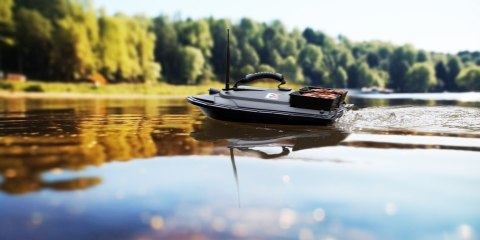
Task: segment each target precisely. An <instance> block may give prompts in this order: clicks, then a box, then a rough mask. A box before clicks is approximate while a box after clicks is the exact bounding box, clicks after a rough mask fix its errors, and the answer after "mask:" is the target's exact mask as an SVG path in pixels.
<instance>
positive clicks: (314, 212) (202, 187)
mask: <svg viewBox="0 0 480 240" xmlns="http://www.w3.org/2000/svg"><path fill="white" fill-rule="evenodd" d="M352 96H353V97H351V98H350V99H349V100H348V101H349V102H350V103H355V104H356V105H357V106H358V109H357V110H354V111H350V112H348V113H347V114H346V115H345V116H344V117H343V118H341V119H340V120H339V121H338V122H336V123H335V124H334V125H332V126H323V127H301V126H296V127H288V126H275V125H255V124H236V123H226V122H219V121H215V120H210V119H206V118H205V117H203V116H202V115H201V113H200V111H198V110H197V109H196V108H195V107H193V106H190V105H188V104H187V103H186V102H185V101H184V99H175V98H173V99H129V100H115V99H93V100H87V99H23V98H17V99H0V239H159V238H165V239H233V238H235V239H237V238H238V239H302V240H307V239H479V237H480V97H479V96H480V95H479V94H478V93H470V95H468V94H447V95H444V94H437V95H428V94H427V95H399V94H393V95H366V96H363V95H360V94H358V93H354V92H353V93H352Z"/></svg>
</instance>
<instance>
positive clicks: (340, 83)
mask: <svg viewBox="0 0 480 240" xmlns="http://www.w3.org/2000/svg"><path fill="white" fill-rule="evenodd" d="M332 80H333V84H334V86H333V87H340V88H346V87H347V81H348V75H347V72H346V71H345V69H343V68H342V67H341V66H338V67H337V69H335V72H333V74H332Z"/></svg>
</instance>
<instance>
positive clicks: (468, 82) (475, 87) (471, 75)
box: [456, 66, 480, 91]
mask: <svg viewBox="0 0 480 240" xmlns="http://www.w3.org/2000/svg"><path fill="white" fill-rule="evenodd" d="M456 84H457V86H458V87H459V88H461V89H462V90H467V91H480V66H470V67H467V68H464V69H462V71H460V74H458V76H457V79H456Z"/></svg>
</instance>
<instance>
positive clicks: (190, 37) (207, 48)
mask: <svg viewBox="0 0 480 240" xmlns="http://www.w3.org/2000/svg"><path fill="white" fill-rule="evenodd" d="M180 33H181V34H180V35H179V38H180V41H181V42H182V43H183V45H187V46H192V47H195V48H197V49H200V51H202V54H203V56H204V57H205V58H209V57H211V56H212V47H213V39H212V34H211V32H210V27H209V25H208V22H207V21H206V20H204V19H201V20H197V21H193V20H188V21H186V22H184V23H182V24H181V25H180Z"/></svg>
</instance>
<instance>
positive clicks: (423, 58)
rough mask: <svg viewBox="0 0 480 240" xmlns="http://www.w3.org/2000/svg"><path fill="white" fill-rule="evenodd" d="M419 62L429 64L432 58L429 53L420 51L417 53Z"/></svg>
mask: <svg viewBox="0 0 480 240" xmlns="http://www.w3.org/2000/svg"><path fill="white" fill-rule="evenodd" d="M416 61H417V62H428V61H430V56H428V54H427V52H425V51H423V50H420V51H418V53H417V59H416Z"/></svg>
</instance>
